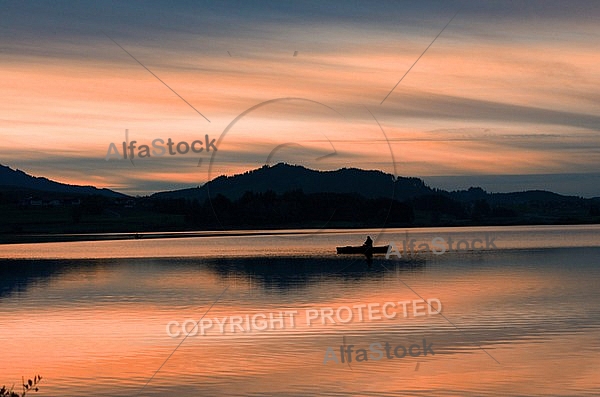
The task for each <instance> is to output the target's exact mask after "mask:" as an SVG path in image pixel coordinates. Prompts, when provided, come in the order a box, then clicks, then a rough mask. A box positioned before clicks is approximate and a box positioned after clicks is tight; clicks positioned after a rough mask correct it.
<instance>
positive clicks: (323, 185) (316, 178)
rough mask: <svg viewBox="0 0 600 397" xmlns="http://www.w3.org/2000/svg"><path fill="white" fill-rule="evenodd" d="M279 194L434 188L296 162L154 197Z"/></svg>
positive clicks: (381, 193) (402, 194)
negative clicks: (318, 167) (251, 193)
mask: <svg viewBox="0 0 600 397" xmlns="http://www.w3.org/2000/svg"><path fill="white" fill-rule="evenodd" d="M268 190H271V191H273V192H275V193H277V194H282V193H285V192H289V191H292V190H302V191H303V192H304V193H306V194H311V193H342V194H359V195H361V196H363V197H365V198H381V197H385V198H391V197H394V198H395V199H396V200H407V199H411V198H414V197H418V196H422V195H426V194H433V193H435V191H434V190H432V189H431V188H429V187H428V186H426V185H425V183H424V182H423V181H422V180H421V179H419V178H404V177H397V178H396V177H394V176H393V175H391V174H387V173H385V172H382V171H370V170H361V169H357V168H342V169H339V170H335V171H317V170H311V169H308V168H305V167H302V166H299V165H290V164H285V163H279V164H276V165H273V166H268V165H264V166H262V167H261V168H258V169H255V170H252V171H247V172H244V173H243V174H237V175H233V176H219V177H217V178H215V179H213V180H212V181H209V182H207V183H206V184H204V185H203V186H201V187H198V188H191V189H182V190H175V191H169V192H160V193H155V194H154V195H152V198H156V199H176V198H185V199H199V200H205V199H206V198H207V197H209V196H210V197H211V198H212V197H215V196H217V195H219V194H221V195H223V196H225V197H227V198H228V199H230V200H237V199H238V198H240V197H241V196H242V195H243V194H244V193H245V192H247V191H252V192H254V193H264V192H266V191H268Z"/></svg>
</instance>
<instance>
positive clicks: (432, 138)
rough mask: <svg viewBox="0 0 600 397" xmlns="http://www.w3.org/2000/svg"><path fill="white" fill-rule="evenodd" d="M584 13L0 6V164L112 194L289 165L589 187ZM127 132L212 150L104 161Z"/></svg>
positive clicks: (588, 42) (594, 181) (589, 82)
mask: <svg viewBox="0 0 600 397" xmlns="http://www.w3.org/2000/svg"><path fill="white" fill-rule="evenodd" d="M457 12H458V13H457ZM455 14H456V17H455V18H454V19H452V21H451V22H450V24H449V25H448V26H447V28H446V29H445V30H444V31H443V32H442V33H441V34H440V35H439V37H438V38H437V39H436V40H435V42H434V43H433V44H432V45H431V47H430V48H429V49H428V50H427V52H425V54H424V55H423V56H422V57H421V58H420V59H419V61H418V62H417V63H416V64H415V65H414V67H413V68H412V70H411V71H410V72H409V73H408V75H406V77H405V78H404V79H403V80H402V81H401V82H400V84H398V86H397V87H396V88H395V89H394V91H393V92H392V93H391V94H390V95H389V97H387V99H385V101H384V102H383V103H382V101H383V100H384V98H386V95H388V93H389V92H390V90H392V88H393V87H394V85H395V84H396V83H398V81H399V80H400V78H401V77H402V76H403V75H404V74H405V73H406V71H407V70H408V69H409V68H410V67H411V65H413V63H414V62H415V61H416V60H417V59H418V58H419V56H420V55H421V54H422V53H423V51H424V50H425V49H426V48H427V47H428V46H429V45H430V43H431V42H432V40H434V38H435V37H436V36H437V35H438V34H439V33H440V31H441V30H442V28H444V26H445V25H446V24H447V23H448V22H449V21H450V20H451V18H452V17H453V16H454V15H455ZM599 20H600V3H598V2H596V1H551V0H549V1H420V2H418V3H417V2H407V1H385V2H377V3H375V2H369V1H364V2H361V1H343V2H342V1H328V2H326V3H324V2H321V1H302V2H295V3H293V4H292V3H283V2H280V1H261V2H257V1H228V2H219V3H216V2H210V3H207V2H195V1H186V2H177V3H174V4H172V3H171V2H169V3H168V2H158V1H150V2H139V1H136V2H127V3H125V2H117V1H114V2H109V1H101V2H96V1H81V2H60V1H59V2H22V1H5V2H1V3H0V53H1V55H0V77H1V81H2V84H1V85H0V104H1V105H0V134H1V139H0V164H3V165H7V166H10V167H11V168H13V169H15V168H18V169H21V170H23V171H25V172H27V173H29V174H32V175H36V176H46V177H48V178H50V179H54V180H57V181H60V182H65V183H71V184H83V185H95V186H98V187H106V188H110V189H114V190H117V191H120V192H123V193H127V194H149V193H152V192H155V191H160V190H173V189H179V188H186V187H191V186H196V185H201V184H203V183H205V182H206V181H207V180H210V179H212V178H214V177H216V176H218V175H220V174H233V173H238V172H243V171H246V170H249V169H254V168H258V167H260V166H262V165H264V164H274V163H277V162H280V161H286V162H290V163H294V164H301V165H304V166H307V167H309V168H314V169H320V170H332V169H337V168H341V167H350V166H352V167H358V168H364V169H379V170H383V171H385V172H389V173H395V174H397V175H402V176H417V177H421V178H424V179H425V180H426V181H427V182H428V183H430V184H431V185H433V186H434V187H442V188H446V189H456V188H466V187H469V186H472V185H478V186H482V187H484V188H485V189H487V190H488V191H513V190H524V189H527V188H535V189H547V190H552V191H556V192H559V193H565V194H574V195H581V196H586V197H591V196H600V169H599V167H598V165H599V164H600V136H599V134H598V133H599V132H600V93H599V90H598V88H599V87H600V46H599V44H598V43H600V27H599V26H600V25H599V24H598V21H599ZM117 43H118V44H117ZM121 47H122V48H121ZM126 51H127V52H128V53H129V54H128V53H127V52H126ZM296 51H297V52H296ZM134 57H135V59H134ZM136 59H137V61H136ZM159 79H160V80H159ZM167 86H168V87H167ZM169 87H170V88H169ZM253 107H254V108H253ZM244 112H246V113H244ZM378 122H379V124H380V125H381V129H380V127H379V125H378ZM126 130H128V141H134V140H135V141H137V145H138V146H139V145H143V144H147V145H151V143H152V141H153V140H154V139H157V138H160V139H163V140H164V141H166V140H167V139H168V138H171V139H172V140H173V141H175V142H176V143H177V142H186V143H189V144H191V143H192V142H193V141H195V140H200V141H202V142H205V140H206V137H205V136H206V135H208V136H209V139H210V140H212V139H215V146H216V147H217V148H218V150H217V152H214V151H211V152H210V153H206V151H203V152H202V153H200V154H193V153H187V154H185V155H182V154H177V155H173V156H172V155H168V154H167V155H164V156H152V157H149V158H141V159H140V158H137V156H136V158H134V159H133V163H132V162H130V161H129V160H122V159H121V160H117V159H114V158H112V159H110V160H108V161H107V160H106V159H105V157H106V155H107V151H108V148H109V146H110V144H111V143H114V144H115V146H116V147H117V148H118V149H119V151H121V152H122V142H123V141H125V140H126V133H125V131H126ZM382 130H383V131H382ZM225 132H226V133H225ZM121 154H122V153H121ZM200 160H201V161H200Z"/></svg>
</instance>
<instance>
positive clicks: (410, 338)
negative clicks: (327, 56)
mask: <svg viewBox="0 0 600 397" xmlns="http://www.w3.org/2000/svg"><path fill="white" fill-rule="evenodd" d="M405 232H406V231H405V230H404V229H403V230H384V231H382V230H350V231H348V230H345V231H335V230H334V231H325V232H322V233H318V234H315V233H312V232H310V231H302V230H294V231H287V232H285V233H280V234H275V235H272V234H266V235H265V234H262V233H261V232H260V231H253V232H248V233H243V235H237V236H229V235H226V234H225V235H223V234H215V235H214V236H208V237H190V238H157V239H141V240H121V241H100V242H71V243H44V244H29V245H5V246H0V316H1V317H0V318H1V324H2V326H1V327H0V345H1V346H2V359H1V360H0V383H4V384H12V383H16V384H19V382H20V379H21V376H26V377H27V376H29V377H33V375H34V374H37V373H39V374H41V375H42V376H43V377H44V379H43V380H42V383H41V390H40V392H39V393H37V395H39V396H50V395H52V396H57V395H69V396H76V395H77V396H80V395H96V396H115V395H122V396H136V395H143V396H159V395H160V396H162V395H177V396H215V395H240V396H241V395H253V396H259V395H283V396H287V395H289V396H292V395H294V396H297V395H313V396H317V395H318V396H323V395H325V396H350V395H352V396H355V395H360V396H382V395H383V396H401V395H402V396H403V395H423V396H429V395H436V396H457V395H460V396H482V395H483V396H485V395H501V396H506V395H511V396H523V395H540V396H541V395H543V396H549V395H555V396H573V395H577V396H586V395H589V396H592V395H594V396H597V395H600V377H599V376H598V373H600V354H599V353H600V305H599V304H600V288H599V287H600V266H599V265H600V259H599V258H600V238H599V237H598V236H599V232H600V227H597V226H560V227H505V228H450V229H448V228H446V229H411V230H410V231H409V235H408V236H407V235H406V233H405ZM366 234H371V235H372V236H377V239H376V244H378V245H382V244H387V243H389V242H390V241H395V242H396V243H397V244H398V246H399V248H400V249H402V241H404V240H405V239H407V240H408V241H410V239H415V240H416V242H417V245H418V244H420V243H424V242H428V243H431V239H432V238H434V237H442V238H444V240H445V241H447V240H448V238H452V239H453V240H454V241H458V240H463V239H464V240H466V241H468V242H470V241H472V240H473V239H475V238H481V239H482V240H483V241H485V236H486V234H487V236H488V239H490V238H493V237H495V240H494V244H495V246H496V248H493V247H490V248H489V249H483V250H468V251H461V252H456V251H454V250H453V251H451V252H446V253H444V254H443V255H433V254H432V253H430V252H429V253H419V254H416V255H415V256H414V257H413V260H405V259H407V257H406V255H404V258H403V259H402V260H399V259H397V258H395V259H392V258H390V259H389V260H386V259H385V257H384V256H376V257H375V258H374V259H373V262H372V263H371V264H368V263H367V261H366V260H365V259H364V258H360V257H352V256H338V255H336V254H335V248H334V247H335V246H340V245H349V244H354V245H357V244H360V243H361V242H362V241H363V240H364V238H365V236H366ZM483 244H484V246H485V243H483ZM421 298H425V299H428V298H433V299H438V300H439V301H440V302H441V304H442V310H441V314H438V313H436V312H435V311H433V310H431V308H429V310H430V311H431V312H432V313H431V314H429V313H427V307H425V306H424V305H423V307H422V308H421V306H418V307H417V309H418V310H417V314H421V313H423V314H424V315H417V316H415V313H414V311H413V310H414V308H413V306H412V303H409V304H407V306H406V307H407V315H406V316H404V312H403V309H402V306H401V305H399V304H398V302H400V301H410V302H412V301H413V300H419V299H421ZM385 302H394V303H395V304H396V307H395V308H394V307H391V306H388V307H387V312H386V313H387V314H388V315H390V316H391V314H393V313H395V314H396V316H395V317H394V318H386V317H385V316H382V314H381V313H376V312H372V318H369V314H368V309H367V308H364V309H353V308H352V307H353V306H355V305H369V304H371V305H372V309H373V310H377V309H378V310H380V311H381V310H382V305H383V304H384V303H385ZM377 304H378V305H379V306H375V305H377ZM417 304H418V305H420V304H419V303H417ZM432 305H434V306H435V304H432ZM343 307H348V308H351V309H352V310H353V317H352V320H351V321H347V322H345V323H342V321H341V320H346V319H347V318H348V311H345V310H342V309H340V310H341V311H340V313H341V317H337V316H336V314H335V312H336V310H337V309H339V308H343ZM329 308H330V309H331V310H332V311H333V315H332V317H331V318H326V317H324V316H322V315H323V314H327V313H331V312H328V310H329ZM209 309H210V310H209ZM207 310H209V311H208V313H207V314H206V316H205V317H204V323H203V324H204V325H205V327H208V321H209V320H210V321H212V322H213V327H212V328H209V329H206V330H204V335H201V334H200V333H198V335H194V336H189V337H187V338H185V339H184V338H183V336H181V337H178V338H177V337H170V336H169V335H167V324H168V323H169V322H172V321H173V322H178V323H179V324H180V325H181V324H182V323H184V322H186V320H189V322H188V330H191V329H192V328H193V325H192V324H193V322H194V323H195V322H197V321H199V320H200V319H201V318H202V316H203V315H204V314H205V313H206V312H207ZM311 310H314V311H311ZM349 310H350V309H349ZM283 311H292V312H294V311H295V312H297V313H296V314H295V316H294V325H293V326H292V325H291V324H290V319H289V314H288V315H287V316H286V317H283V321H280V322H277V321H276V320H277V318H279V315H280V312H283ZM359 311H360V312H361V313H362V314H363V317H362V319H360V318H359ZM307 313H309V315H315V314H316V315H317V316H318V317H316V318H315V319H313V320H311V323H310V324H308V321H307V319H306V314H307ZM261 314H264V316H265V317H266V320H264V321H265V323H266V325H267V329H265V330H259V329H258V328H261V325H262V324H263V323H261V321H263V320H262V319H263V317H260V315H261ZM271 314H272V315H273V316H274V321H273V322H272V324H269V321H270V320H269V315H271ZM257 315H258V317H256V316H257ZM246 316H248V317H246ZM232 318H233V319H234V320H233V322H235V321H238V320H239V321H240V323H241V325H240V326H239V327H236V326H234V327H233V330H232V329H231V324H230V323H231V321H232ZM252 318H255V320H256V319H258V320H256V321H255V322H254V323H252V322H251V319H252ZM217 320H219V321H220V322H222V323H223V324H224V328H223V332H221V330H220V329H219V326H218V324H217V323H216V321H217ZM246 320H248V321H246ZM331 320H333V321H335V322H336V323H335V324H333V323H332V322H331ZM281 322H283V326H284V327H283V328H282V327H281ZM323 322H325V324H323ZM252 324H254V325H256V326H255V327H254V326H253V325H252ZM269 325H274V329H273V327H270V326H269ZM240 327H241V329H240ZM248 328H250V330H249V331H248ZM170 331H171V332H173V333H176V332H177V331H181V327H177V326H176V325H173V326H172V327H171V328H170ZM423 339H425V340H426V343H427V345H430V344H431V350H433V351H434V353H435V354H434V355H432V354H431V353H429V354H428V355H427V356H423V355H422V354H421V355H420V356H418V357H411V356H410V355H409V354H407V355H406V356H405V357H402V358H398V357H394V354H393V349H394V347H396V346H398V345H402V346H405V347H406V348H409V347H410V346H411V345H414V344H419V345H420V346H421V347H420V350H422V345H423ZM386 342H387V343H389V345H390V346H391V347H392V349H391V357H392V358H391V359H388V358H387V357H386V352H385V350H383V349H382V350H383V351H382V356H383V357H382V358H381V359H380V360H375V359H374V358H377V357H374V356H376V354H374V353H371V354H369V355H368V356H367V357H369V358H370V359H369V360H368V361H362V362H357V361H356V353H353V354H352V362H351V363H347V362H346V363H342V362H341V360H340V346H342V347H344V346H350V345H352V346H353V350H354V351H356V350H358V349H361V348H364V349H367V350H368V349H369V345H371V344H372V343H381V344H382V346H383V345H384V344H385V343H386ZM178 346H179V347H178ZM329 347H330V348H331V349H330V350H329V352H330V353H331V354H328V353H327V352H328V348H329ZM415 350H416V348H415ZM398 351H399V352H400V353H402V350H398ZM173 352H174V353H173ZM172 353H173V354H172ZM171 354H172V355H171ZM332 354H335V356H336V359H337V360H338V361H339V362H338V363H337V364H336V363H335V361H334V360H333V359H332ZM170 355H171V356H170ZM399 355H401V354H399ZM326 356H327V357H328V358H330V359H329V360H327V362H326V363H324V359H325V358H326ZM159 368H160V370H159ZM157 370H159V371H158V372H157ZM145 385H146V386H145ZM144 386H145V387H144ZM34 395H35V394H34Z"/></svg>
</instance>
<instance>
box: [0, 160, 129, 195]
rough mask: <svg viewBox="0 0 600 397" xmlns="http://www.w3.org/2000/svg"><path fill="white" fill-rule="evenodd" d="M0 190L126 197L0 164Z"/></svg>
mask: <svg viewBox="0 0 600 397" xmlns="http://www.w3.org/2000/svg"><path fill="white" fill-rule="evenodd" d="M0 190H2V191H9V190H10V191H14V190H31V191H35V192H51V193H61V194H70V195H101V196H105V197H115V198H119V197H122V198H124V197H128V196H127V195H125V194H122V193H118V192H115V191H113V190H110V189H98V188H96V187H94V186H79V185H68V184H66V183H60V182H55V181H52V180H50V179H48V178H44V177H36V176H31V175H29V174H26V173H24V172H23V171H20V170H13V169H12V168H10V167H7V166H4V165H1V164H0Z"/></svg>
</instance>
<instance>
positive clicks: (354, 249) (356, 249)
mask: <svg viewBox="0 0 600 397" xmlns="http://www.w3.org/2000/svg"><path fill="white" fill-rule="evenodd" d="M388 247H389V245H380V246H377V247H367V246H366V245H359V246H352V245H347V246H345V247H335V249H336V250H337V253H338V254H362V255H368V254H369V252H370V253H371V254H386V253H387V251H388Z"/></svg>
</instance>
